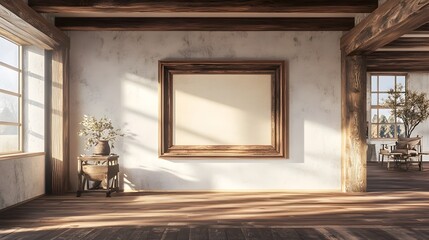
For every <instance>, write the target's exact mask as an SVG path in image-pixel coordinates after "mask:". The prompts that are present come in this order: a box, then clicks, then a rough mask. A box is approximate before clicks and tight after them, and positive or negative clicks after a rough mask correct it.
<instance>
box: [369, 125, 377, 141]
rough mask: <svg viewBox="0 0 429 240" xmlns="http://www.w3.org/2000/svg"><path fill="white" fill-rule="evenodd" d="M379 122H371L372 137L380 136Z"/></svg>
mask: <svg viewBox="0 0 429 240" xmlns="http://www.w3.org/2000/svg"><path fill="white" fill-rule="evenodd" d="M377 132H378V130H377V124H371V138H378V135H377Z"/></svg>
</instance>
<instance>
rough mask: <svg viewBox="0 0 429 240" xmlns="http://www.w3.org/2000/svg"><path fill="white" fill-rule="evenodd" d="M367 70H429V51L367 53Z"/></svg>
mask: <svg viewBox="0 0 429 240" xmlns="http://www.w3.org/2000/svg"><path fill="white" fill-rule="evenodd" d="M367 69H368V71H395V72H402V71H403V72H429V52H424V51H411V52H408V51H407V52H405V51H400V52H399V51H398V52H397V51H379V52H373V53H371V54H369V55H367Z"/></svg>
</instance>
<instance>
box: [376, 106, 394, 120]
mask: <svg viewBox="0 0 429 240" xmlns="http://www.w3.org/2000/svg"><path fill="white" fill-rule="evenodd" d="M379 114H380V123H395V117H394V116H393V115H392V110H391V109H380V110H379Z"/></svg>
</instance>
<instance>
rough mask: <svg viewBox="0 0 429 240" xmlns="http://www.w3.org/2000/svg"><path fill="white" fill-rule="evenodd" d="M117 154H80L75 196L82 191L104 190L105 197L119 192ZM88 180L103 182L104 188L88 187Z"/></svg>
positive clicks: (78, 195)
mask: <svg viewBox="0 0 429 240" xmlns="http://www.w3.org/2000/svg"><path fill="white" fill-rule="evenodd" d="M118 159H119V156H118V155H108V156H98V155H82V156H80V157H78V158H77V160H78V174H77V176H78V189H77V192H76V196H77V197H80V196H81V194H82V193H83V192H100V191H101V192H105V193H106V197H110V194H111V193H112V192H113V191H115V192H119V162H118ZM89 181H93V182H103V181H104V182H105V183H106V188H105V189H90V187H89Z"/></svg>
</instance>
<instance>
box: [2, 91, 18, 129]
mask: <svg viewBox="0 0 429 240" xmlns="http://www.w3.org/2000/svg"><path fill="white" fill-rule="evenodd" d="M18 103H19V97H17V96H12V95H8V94H4V93H0V121H4V122H16V123H17V122H18V113H19V108H18Z"/></svg>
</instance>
